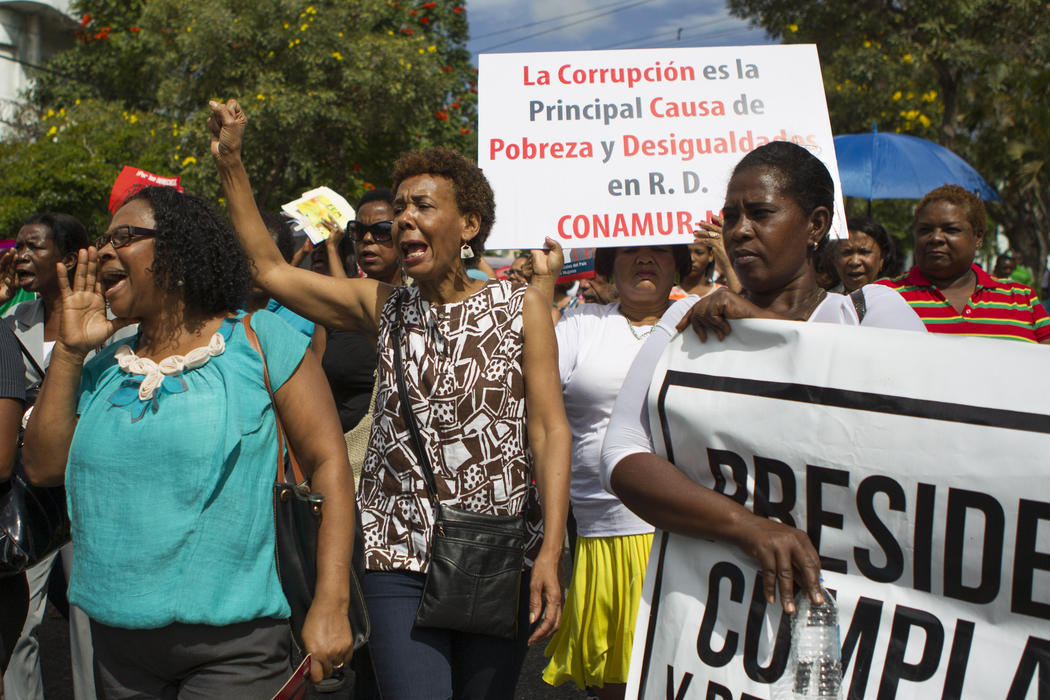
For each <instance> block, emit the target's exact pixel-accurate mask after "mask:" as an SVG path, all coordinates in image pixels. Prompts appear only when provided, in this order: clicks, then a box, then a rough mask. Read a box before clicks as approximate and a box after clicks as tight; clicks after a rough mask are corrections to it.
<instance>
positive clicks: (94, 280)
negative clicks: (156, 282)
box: [57, 246, 138, 355]
mask: <svg viewBox="0 0 1050 700" xmlns="http://www.w3.org/2000/svg"><path fill="white" fill-rule="evenodd" d="M57 267H58V287H59V289H60V290H61V292H62V306H61V309H62V315H61V320H60V324H59V330H58V342H59V343H61V344H62V345H64V346H65V347H66V348H68V349H69V350H71V351H73V352H75V353H78V354H81V355H86V354H87V353H88V352H90V351H91V350H94V349H95V348H97V347H98V346H100V345H101V344H102V343H103V342H104V341H105V340H106V338H108V337H109V336H111V335H113V334H114V333H116V332H117V331H118V330H120V329H121V328H123V327H124V326H129V325H131V324H133V323H136V322H137V320H138V319H134V318H117V319H110V318H108V317H107V316H106V300H105V299H104V298H103V296H102V286H101V284H100V283H99V281H98V251H97V250H95V247H94V246H91V247H90V248H88V249H87V250H83V249H81V250H80V252H79V253H77V267H76V273H75V274H74V275H73V285H72V286H70V284H69V275H68V272H67V270H66V266H65V265H63V264H62V263H58V265H57Z"/></svg>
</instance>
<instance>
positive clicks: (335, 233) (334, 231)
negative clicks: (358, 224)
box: [321, 218, 346, 249]
mask: <svg viewBox="0 0 1050 700" xmlns="http://www.w3.org/2000/svg"><path fill="white" fill-rule="evenodd" d="M321 225H322V226H324V227H325V229H326V230H327V231H328V238H326V239H324V242H325V244H327V245H328V246H331V247H333V248H336V249H338V248H339V242H340V241H342V240H343V239H344V238H346V229H345V228H343V227H342V226H340V225H339V224H338V223H336V222H335V220H334V219H329V218H324V219H321Z"/></svg>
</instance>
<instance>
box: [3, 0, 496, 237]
mask: <svg viewBox="0 0 1050 700" xmlns="http://www.w3.org/2000/svg"><path fill="white" fill-rule="evenodd" d="M74 7H75V11H77V12H78V13H79V16H80V26H79V28H78V30H77V41H76V44H75V46H74V48H72V49H70V50H68V51H65V52H63V53H60V54H58V55H56V56H55V57H54V58H53V59H52V60H51V61H50V63H49V64H48V68H49V72H47V73H46V74H42V75H41V76H39V78H38V81H37V85H36V88H35V90H34V92H33V93H32V96H31V106H32V110H31V111H32V114H31V115H30V117H31V118H28V119H26V120H25V123H24V125H23V127H22V129H21V130H20V133H19V134H18V135H17V136H18V138H17V139H16V143H8V144H5V145H3V147H2V148H0V158H3V156H4V153H8V154H9V157H11V158H16V157H17V154H18V152H19V151H21V150H25V149H29V148H30V147H32V149H35V151H34V152H36V153H39V154H46V153H47V152H49V151H51V152H55V153H57V152H58V150H57V149H56V147H58V146H64V147H67V148H72V146H66V144H64V143H63V142H66V143H68V142H69V141H71V139H67V138H66V136H65V134H66V133H67V131H68V130H69V129H72V128H73V126H71V125H74V124H75V125H76V127H77V130H76V132H75V133H76V134H77V140H76V143H77V144H78V145H79V146H80V150H79V151H78V152H77V157H78V159H80V160H85V161H90V162H91V163H92V164H93V165H98V166H99V170H100V171H101V172H102V173H105V175H103V176H102V177H101V179H100V182H99V184H98V187H96V188H95V191H93V192H92V193H91V196H92V205H93V206H95V207H97V208H98V210H99V211H102V212H104V209H105V204H106V201H107V199H108V192H109V189H108V188H109V186H110V185H111V184H112V180H113V178H115V177H116V174H117V172H118V171H119V169H120V167H121V166H122V165H137V166H139V167H144V168H154V170H153V171H154V172H157V173H159V174H163V175H180V176H181V177H182V178H183V185H184V186H186V187H187V188H188V189H190V190H192V191H196V192H198V193H201V194H205V195H212V196H214V197H215V198H218V197H219V187H218V181H217V178H216V177H215V174H214V168H213V166H212V164H211V162H210V156H209V154H208V139H207V136H206V134H205V132H204V120H205V116H206V113H207V102H208V100H210V99H226V98H228V97H236V98H238V99H239V100H240V102H241V104H242V106H243V107H244V109H245V111H246V112H247V114H248V117H249V132H248V135H247V143H246V154H245V157H246V161H247V164H248V167H249V169H250V174H251V175H252V178H253V183H254V185H255V187H256V190H257V194H258V196H259V199H260V201H261V203H262V205H263V206H264V207H267V208H271V209H274V208H276V207H277V206H279V205H280V204H281V203H282V202H285V201H288V200H290V199H293V198H295V197H297V196H298V195H299V194H300V193H301V192H302V191H304V190H306V189H309V188H311V187H315V186H319V185H327V186H329V187H332V188H333V189H335V190H336V191H338V192H340V193H342V194H344V195H345V196H346V197H347V198H348V199H349V200H351V201H353V200H355V199H356V198H357V197H359V196H360V195H361V194H362V193H363V192H364V191H365V190H367V189H370V188H372V187H377V186H385V185H387V184H389V174H390V171H391V165H392V163H393V160H394V159H395V158H396V156H397V155H398V154H399V153H401V152H403V151H405V150H410V149H414V148H421V147H427V146H431V145H444V146H449V147H452V148H456V149H458V150H461V151H462V152H464V153H466V154H468V155H471V156H473V155H474V154H475V153H476V148H477V135H476V126H477V117H476V113H477V91H476V80H477V75H476V72H475V71H474V69H473V67H472V66H471V64H470V54H469V52H468V51H467V50H466V40H467V30H468V27H467V18H466V11H465V8H464V6H463V5H462V4H461V3H459V2H422V1H420V0H411V1H406V0H318V1H312V0H251V1H249V0H209V2H194V3H188V2H185V1H184V0H149V2H146V0H121V1H119V2H118V1H117V0H78V1H77V2H75V4H74ZM60 110H61V115H62V116H61V117H60V118H58V121H57V122H56V121H55V119H56V118H55V117H54V116H51V117H47V118H45V117H46V115H48V114H49V113H50V114H52V115H57V114H59V112H60ZM114 115H119V118H116V117H114ZM125 115H126V116H125ZM99 120H101V121H99ZM103 122H105V123H103ZM63 126H65V130H62V131H58V130H56V131H55V133H51V134H50V135H49V132H50V131H51V130H52V127H55V128H56V129H62V128H63ZM92 127H95V128H96V129H97V131H98V138H110V139H111V138H112V137H111V134H112V132H113V130H114V129H115V130H117V131H120V132H128V133H131V134H134V135H136V137H135V138H133V139H132V141H133V142H134V146H133V147H131V146H129V145H128V144H127V143H125V144H124V146H125V148H119V149H110V148H107V147H102V146H103V145H102V144H98V143H96V136H95V135H94V134H93V133H92ZM104 127H105V128H104ZM69 133H72V132H69ZM107 134H110V136H107ZM56 137H57V138H58V142H57V143H56V142H55V141H54V139H55V138H56ZM70 155H71V153H69V152H65V153H64V157H67V158H68V157H69V156H70ZM67 162H68V161H67ZM56 169H57V170H60V166H59V161H56ZM56 177H57V178H58V180H61V177H62V175H61V172H58V173H56ZM31 188H32V183H31V182H25V183H22V190H21V192H20V193H19V194H18V196H19V197H21V199H20V200H19V203H20V206H19V207H18V208H19V209H20V211H19V212H18V216H25V215H28V214H30V213H32V212H33V211H35V210H36V209H38V208H40V206H43V203H42V202H39V201H33V196H32V192H31ZM5 189H7V187H6V185H5V183H0V210H6V209H7V208H8V207H6V206H2V203H3V201H4V198H5V196H6V193H5V191H4V190H5ZM87 194H88V193H87V192H85V191H83V188H81V190H80V192H79V196H86V195H87ZM53 204H54V207H55V208H61V207H63V206H64V207H65V208H66V209H70V208H71V207H72V203H69V202H61V201H55V202H53ZM49 206H51V204H49Z"/></svg>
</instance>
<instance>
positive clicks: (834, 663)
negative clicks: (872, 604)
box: [782, 586, 842, 700]
mask: <svg viewBox="0 0 1050 700" xmlns="http://www.w3.org/2000/svg"><path fill="white" fill-rule="evenodd" d="M820 592H821V593H822V594H823V595H824V602H823V603H822V604H821V605H814V604H813V603H812V601H810V599H809V594H808V593H806V592H805V591H799V593H798V595H797V596H795V615H794V616H793V618H792V620H791V652H790V657H789V658H788V664H787V668H786V669H785V670H784V678H783V679H782V680H784V681H786V683H785V684H784V685H788V684H789V685H790V693H791V694H790V695H788V696H787V697H789V698H791V700H842V658H841V652H840V650H841V648H842V645H841V642H840V641H839V610H838V605H836V604H835V599H834V598H832V597H831V594H830V593H828V592H827V591H826V590H825V589H824V587H823V586H821V588H820Z"/></svg>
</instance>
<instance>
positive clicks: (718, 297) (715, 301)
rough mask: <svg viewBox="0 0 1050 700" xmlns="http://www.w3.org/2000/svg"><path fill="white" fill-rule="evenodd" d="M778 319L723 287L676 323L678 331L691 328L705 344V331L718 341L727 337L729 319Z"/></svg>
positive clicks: (697, 303)
mask: <svg viewBox="0 0 1050 700" xmlns="http://www.w3.org/2000/svg"><path fill="white" fill-rule="evenodd" d="M739 318H780V317H779V316H776V315H774V314H772V313H770V312H769V311H767V310H766V309H760V308H759V307H757V306H755V305H754V304H752V303H751V302H750V301H748V300H747V299H745V298H744V297H742V296H740V295H739V294H736V293H734V292H731V291H729V290H728V289H726V288H725V287H723V288H721V289H716V290H715V291H714V292H712V293H711V294H708V295H707V296H706V297H704V298H703V299H701V300H700V301H698V302H696V304H695V305H694V306H693V308H692V309H690V311H689V313H688V314H686V315H685V318H683V319H682V320H681V321H680V322H679V323H678V330H680V331H681V330H685V329H686V328H688V327H689V326H692V327H693V331H695V332H696V335H697V337H698V338H700V342H702V343H706V342H707V331H708V330H712V331H714V332H715V335H716V336H717V337H718V339H719V340H725V338H726V336H727V335H729V321H730V319H739Z"/></svg>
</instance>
